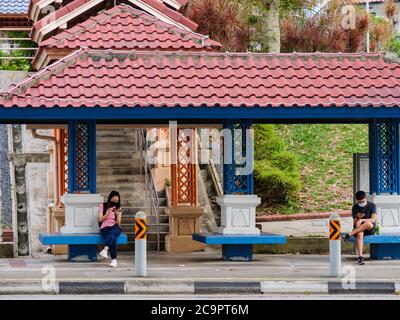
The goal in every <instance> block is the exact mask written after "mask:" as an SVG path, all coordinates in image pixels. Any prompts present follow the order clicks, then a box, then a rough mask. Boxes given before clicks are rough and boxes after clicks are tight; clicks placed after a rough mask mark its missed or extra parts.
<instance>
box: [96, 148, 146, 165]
mask: <svg viewBox="0 0 400 320" xmlns="http://www.w3.org/2000/svg"><path fill="white" fill-rule="evenodd" d="M106 159H116V160H118V162H119V160H122V159H124V160H140V159H139V155H138V154H137V153H136V152H134V151H132V150H131V151H130V152H129V151H128V152H127V151H110V150H107V151H103V150H101V151H99V150H96V163H97V162H99V161H100V160H106Z"/></svg>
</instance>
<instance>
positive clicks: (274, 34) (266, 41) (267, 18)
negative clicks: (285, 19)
mask: <svg viewBox="0 0 400 320" xmlns="http://www.w3.org/2000/svg"><path fill="white" fill-rule="evenodd" d="M264 4H265V5H264V12H263V21H262V26H261V36H262V41H261V45H262V50H263V51H267V52H280V51H281V30H280V25H279V0H265V1H264Z"/></svg>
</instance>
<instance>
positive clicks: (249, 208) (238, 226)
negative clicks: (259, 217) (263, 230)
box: [217, 195, 261, 235]
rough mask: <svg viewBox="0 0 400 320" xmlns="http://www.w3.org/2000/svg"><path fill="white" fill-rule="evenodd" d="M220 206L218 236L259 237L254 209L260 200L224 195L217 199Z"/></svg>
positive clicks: (255, 197)
mask: <svg viewBox="0 0 400 320" xmlns="http://www.w3.org/2000/svg"><path fill="white" fill-rule="evenodd" d="M217 203H218V204H219V205H220V206H221V227H219V228H218V229H217V233H220V234H227V235H228V234H233V235H234V234H241V235H246V234H247V235H260V229H258V228H257V227H256V207H257V206H258V205H259V204H260V203H261V198H259V197H257V196H256V195H225V196H223V197H218V198H217Z"/></svg>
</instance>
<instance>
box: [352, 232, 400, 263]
mask: <svg viewBox="0 0 400 320" xmlns="http://www.w3.org/2000/svg"><path fill="white" fill-rule="evenodd" d="M348 241H350V242H353V243H356V241H357V239H356V238H355V237H354V236H353V237H350V239H349V240H348ZM363 242H364V243H365V244H369V251H370V256H371V259H374V260H389V259H393V260H398V259H400V234H380V235H372V236H364V241H363Z"/></svg>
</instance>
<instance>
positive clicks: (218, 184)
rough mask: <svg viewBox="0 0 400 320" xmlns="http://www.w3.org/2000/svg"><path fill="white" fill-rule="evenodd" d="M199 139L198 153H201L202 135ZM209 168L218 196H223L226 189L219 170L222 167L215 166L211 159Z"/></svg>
mask: <svg viewBox="0 0 400 320" xmlns="http://www.w3.org/2000/svg"><path fill="white" fill-rule="evenodd" d="M196 134H197V131H196ZM197 137H198V138H197V147H198V152H201V150H202V143H201V137H200V135H197ZM208 150H209V149H208ZM207 166H209V168H210V174H211V179H212V180H213V183H214V186H215V189H216V192H217V195H218V196H223V195H224V189H223V186H222V176H221V174H220V172H219V171H220V170H219V168H218V166H221V165H217V164H215V163H214V161H213V159H212V158H211V157H209V159H208V164H207Z"/></svg>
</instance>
